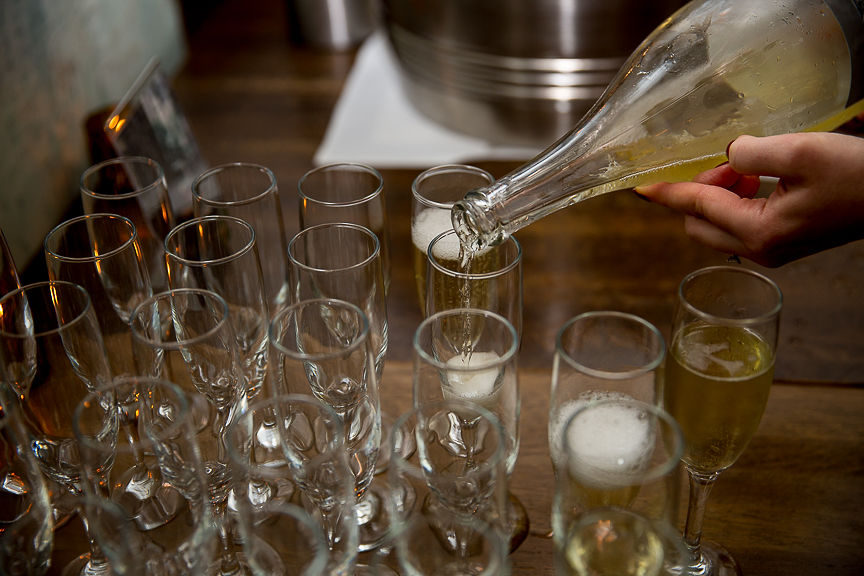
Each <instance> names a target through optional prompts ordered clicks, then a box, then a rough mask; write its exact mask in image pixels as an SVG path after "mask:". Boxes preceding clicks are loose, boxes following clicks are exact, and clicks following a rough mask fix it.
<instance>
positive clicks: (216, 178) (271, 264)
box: [192, 162, 288, 314]
mask: <svg viewBox="0 0 864 576" xmlns="http://www.w3.org/2000/svg"><path fill="white" fill-rule="evenodd" d="M192 196H193V210H194V213H195V216H196V217H201V216H211V215H224V216H235V217H237V218H240V219H242V220H245V221H246V222H248V223H249V224H250V225H251V226H252V228H254V229H255V237H256V239H257V242H256V244H257V246H258V253H259V256H260V258H261V269H262V273H263V278H264V291H265V293H266V295H267V304H268V306H269V309H270V313H271V314H274V313H275V312H276V310H278V309H279V308H281V307H282V305H283V304H285V303H286V302H287V300H288V270H287V268H288V238H287V236H286V235H285V221H284V218H283V217H282V203H281V201H280V199H279V188H278V186H277V185H276V176H275V175H274V174H273V172H272V171H271V170H270V169H269V168H266V167H264V166H259V165H258V164H250V163H247V162H233V163H231V164H222V165H220V166H216V167H214V168H211V169H210V170H207V171H206V172H204V173H203V174H201V175H200V176H198V177H197V178H196V179H195V181H194V182H193V183H192Z"/></svg>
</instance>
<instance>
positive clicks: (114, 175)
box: [80, 156, 175, 292]
mask: <svg viewBox="0 0 864 576" xmlns="http://www.w3.org/2000/svg"><path fill="white" fill-rule="evenodd" d="M80 188H81V202H82V204H83V206H84V213H85V214H99V213H107V214H119V215H121V216H125V217H126V218H128V219H129V220H131V221H132V223H133V224H134V225H135V229H136V231H137V232H138V241H139V243H140V245H141V250H142V251H143V257H144V261H145V262H146V263H147V270H148V272H149V274H150V283H151V284H152V286H153V289H154V290H155V291H156V292H161V291H163V290H167V289H168V277H167V271H166V270H165V259H164V257H163V250H162V242H163V241H164V240H165V236H166V235H167V234H168V232H169V231H170V230H171V229H172V228H173V227H174V225H175V215H174V209H173V207H172V206H171V198H170V196H169V194H168V184H167V182H166V180H165V173H164V172H163V171H162V167H161V166H160V165H159V163H158V162H156V161H155V160H152V159H150V158H146V157H143V156H120V157H118V158H111V159H109V160H105V161H104V162H100V163H99V164H95V165H93V166H90V167H89V168H87V170H85V171H84V173H83V174H82V175H81V184H80Z"/></svg>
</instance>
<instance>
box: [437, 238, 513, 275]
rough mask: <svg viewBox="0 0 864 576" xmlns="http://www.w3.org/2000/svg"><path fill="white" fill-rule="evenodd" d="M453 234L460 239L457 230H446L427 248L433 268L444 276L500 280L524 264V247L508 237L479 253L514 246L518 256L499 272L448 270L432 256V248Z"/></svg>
mask: <svg viewBox="0 0 864 576" xmlns="http://www.w3.org/2000/svg"><path fill="white" fill-rule="evenodd" d="M451 234H453V235H457V237H458V233H457V232H456V231H455V230H445V231H444V232H441V233H440V234H438V235H437V236H435V238H433V239H432V241H431V242H429V246H427V247H426V259H427V260H428V261H429V264H431V265H432V267H433V268H435V269H436V270H438V271H439V272H441V273H442V274H446V275H447V276H450V277H451V278H461V279H465V280H489V279H491V278H498V277H499V276H504V275H506V274H507V273H509V272H511V271H512V270H513V269H515V268H518V267H519V266H521V264H522V245H521V244H520V243H519V241H518V240H516V237H515V236H507V238H505V239H504V241H503V242H501V243H500V244H496V245H495V246H489V247H487V248H484V249H483V250H481V251H480V252H479V253H478V255H482V254H483V252H486V251H488V250H497V249H499V248H500V247H504V246H507V245H512V246H513V247H514V248H515V249H516V255H515V257H514V258H513V260H511V261H510V262H509V263H507V264H506V265H505V266H503V267H501V268H498V269H497V270H493V271H492V272H481V273H480V274H476V273H471V272H460V271H458V270H453V269H452V268H447V267H446V266H443V265H442V264H441V263H440V262H439V261H438V258H436V257H434V256H433V255H432V247H433V246H435V244H436V243H437V242H438V241H439V240H442V239H443V238H444V237H445V236H449V235H451Z"/></svg>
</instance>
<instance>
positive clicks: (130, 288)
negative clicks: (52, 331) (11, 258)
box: [44, 214, 153, 378]
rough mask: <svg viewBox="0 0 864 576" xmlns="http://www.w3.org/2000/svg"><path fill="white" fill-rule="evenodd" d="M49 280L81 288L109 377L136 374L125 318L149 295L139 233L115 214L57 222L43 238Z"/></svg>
mask: <svg viewBox="0 0 864 576" xmlns="http://www.w3.org/2000/svg"><path fill="white" fill-rule="evenodd" d="M44 248H45V260H46V264H47V267H48V277H49V278H50V279H51V280H65V281H68V282H74V283H75V284H79V285H81V286H83V287H84V288H85V289H86V290H87V293H88V294H89V295H90V301H91V302H92V305H93V309H94V311H95V312H96V318H97V319H98V320H99V327H100V329H101V330H102V338H103V340H104V342H105V349H106V350H107V351H108V360H109V363H110V364H111V372H112V376H113V377H115V378H118V377H123V376H134V375H135V374H136V371H135V359H134V358H133V357H132V330H131V328H130V327H129V318H130V317H131V316H132V311H133V310H134V309H135V307H136V306H138V304H140V303H141V302H143V301H144V300H146V299H148V298H150V297H151V296H152V295H153V289H152V287H151V285H150V276H149V274H148V271H147V265H146V263H145V262H144V260H143V253H142V251H141V245H140V243H139V241H138V232H137V230H136V229H135V225H134V224H133V223H132V221H131V220H129V219H128V218H125V217H123V216H118V215H116V214H87V215H85V216H79V217H77V218H72V219H70V220H67V221H65V222H62V223H60V224H59V225H57V226H56V227H55V228H54V229H52V230H51V231H50V232H48V234H47V235H46V236H45V242H44Z"/></svg>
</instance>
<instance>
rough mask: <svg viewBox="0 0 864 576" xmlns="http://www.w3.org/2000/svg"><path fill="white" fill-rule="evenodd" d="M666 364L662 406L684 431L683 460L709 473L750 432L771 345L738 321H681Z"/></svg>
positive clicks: (769, 374) (760, 406)
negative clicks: (684, 323)
mask: <svg viewBox="0 0 864 576" xmlns="http://www.w3.org/2000/svg"><path fill="white" fill-rule="evenodd" d="M669 358H670V361H669V362H668V364H667V368H666V384H665V389H664V394H663V400H664V407H665V409H666V410H667V411H668V412H669V413H670V414H672V416H673V417H674V418H675V419H676V420H677V421H678V423H679V424H680V426H681V430H682V432H683V433H684V441H685V454H684V462H685V464H686V465H687V466H688V468H690V469H691V470H693V471H696V472H701V473H713V472H717V471H720V470H723V469H725V468H728V467H729V466H731V465H732V464H733V463H734V462H735V461H736V460H737V459H738V457H739V456H740V455H741V453H742V452H743V451H744V449H745V448H746V446H747V444H748V442H749V441H750V438H752V437H753V434H754V433H755V432H756V428H757V427H758V426H759V421H760V420H761V419H762V413H763V412H764V411H765V405H766V403H767V402H768V393H769V391H770V388H771V381H772V380H773V376H774V354H773V350H772V348H771V346H770V345H769V344H768V343H767V342H765V341H764V340H762V339H761V338H760V337H759V336H758V335H756V334H754V333H753V332H751V331H749V330H747V329H745V328H738V327H727V326H707V325H701V324H694V325H690V326H685V327H684V328H682V329H681V330H680V331H679V332H678V334H676V335H675V337H674V339H673V342H672V346H671V353H670V355H669Z"/></svg>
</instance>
